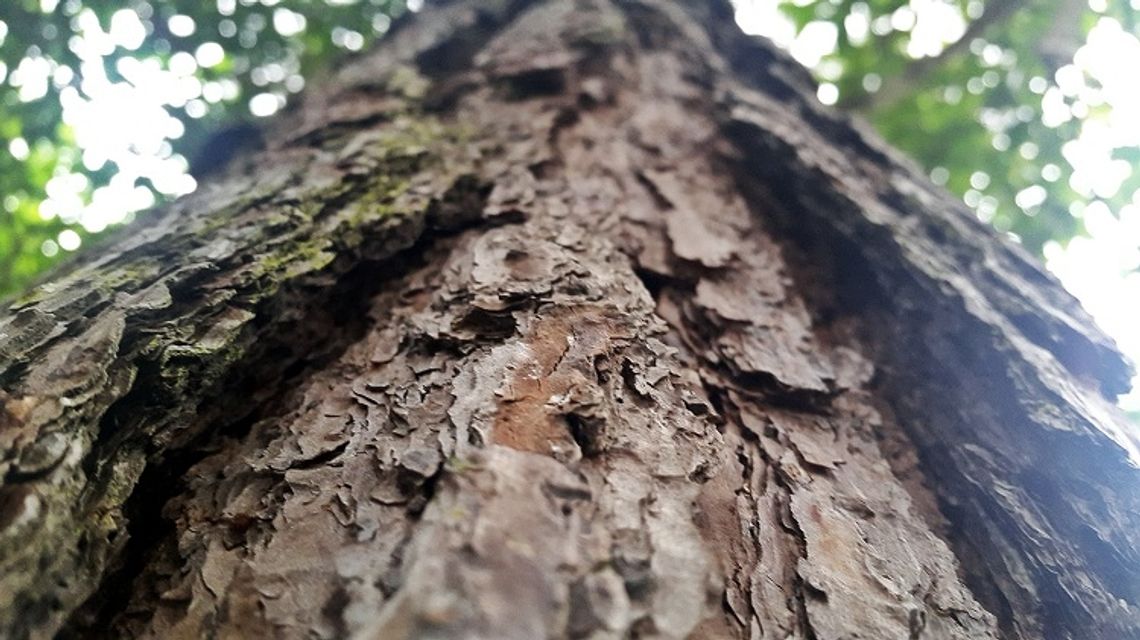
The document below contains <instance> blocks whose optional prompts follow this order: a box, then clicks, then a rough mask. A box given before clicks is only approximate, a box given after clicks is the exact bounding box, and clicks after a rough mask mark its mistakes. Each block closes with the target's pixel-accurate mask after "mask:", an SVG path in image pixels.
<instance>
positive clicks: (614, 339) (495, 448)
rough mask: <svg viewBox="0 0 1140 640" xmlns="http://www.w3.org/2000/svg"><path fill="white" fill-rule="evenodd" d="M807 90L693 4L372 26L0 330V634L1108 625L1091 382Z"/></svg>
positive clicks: (1124, 489) (1037, 279)
mask: <svg viewBox="0 0 1140 640" xmlns="http://www.w3.org/2000/svg"><path fill="white" fill-rule="evenodd" d="M812 96H813V91H812V87H811V84H810V81H809V80H808V79H807V78H806V76H805V75H804V72H802V71H801V70H799V69H797V67H796V66H795V64H794V63H792V62H791V61H789V60H788V59H786V58H785V57H783V56H782V55H781V54H778V53H777V52H775V51H774V50H773V49H771V48H770V47H769V45H767V44H765V43H762V42H757V41H755V40H753V39H750V38H748V37H746V36H744V35H742V34H740V33H739V32H738V31H737V29H736V27H735V25H734V24H733V22H732V15H731V10H730V9H729V7H728V5H727V3H724V2H719V1H718V2H692V3H690V2H680V1H670V0H628V1H622V2H617V1H611V0H574V1H569V0H545V1H541V0H528V1H522V0H518V1H509V2H485V1H484V2H475V1H468V2H464V1H454V2H449V3H443V4H440V5H439V6H435V7H433V8H430V9H429V10H425V11H424V12H423V14H422V15H419V16H417V17H415V18H414V19H413V20H411V21H409V22H406V23H403V24H401V25H399V26H398V27H397V28H396V30H395V31H394V32H393V34H392V35H391V36H390V37H388V38H386V39H385V41H384V42H383V43H381V46H380V47H379V48H378V49H377V50H376V51H374V52H373V53H371V54H369V55H366V56H362V57H360V58H358V59H356V60H354V61H352V62H350V63H348V64H346V65H345V66H343V67H342V68H341V69H340V70H339V71H337V73H335V74H334V75H333V76H332V77H330V78H328V79H326V81H325V83H324V84H323V86H322V87H321V88H320V89H319V90H316V91H312V92H310V93H309V94H308V95H307V98H306V100H305V101H304V103H303V104H302V105H300V106H299V107H297V108H294V109H292V110H291V111H290V112H288V113H287V114H286V115H284V116H283V117H282V118H281V119H279V120H278V121H277V122H276V124H275V125H274V127H273V128H272V130H271V131H269V132H267V134H266V140H267V141H268V142H267V148H266V149H264V150H263V151H259V152H257V153H255V154H247V155H246V156H244V157H242V158H240V159H239V161H238V162H237V163H236V164H233V165H231V166H229V167H228V168H226V169H225V170H223V171H219V172H218V173H217V176H218V177H217V179H215V180H210V181H207V183H206V184H204V185H203V188H202V189H201V190H200V191H199V192H197V193H195V194H194V195H193V196H191V197H188V198H186V199H184V200H182V201H179V202H177V203H175V204H174V205H172V206H170V207H168V208H166V209H165V210H162V211H157V212H154V213H152V214H151V215H149V216H148V217H147V218H146V220H144V221H143V222H142V223H141V224H138V225H135V226H134V227H132V228H131V229H130V231H129V233H128V234H126V235H123V236H122V237H120V238H119V239H118V240H117V241H116V242H115V243H113V244H111V245H109V246H107V247H106V248H104V249H102V250H101V251H99V252H97V253H93V254H91V255H89V256H87V257H86V258H85V259H81V260H80V261H78V262H77V263H75V264H74V265H72V266H71V267H70V268H69V269H67V270H66V271H64V272H61V273H59V274H57V275H56V276H55V277H54V278H52V279H51V280H49V281H48V282H46V283H45V284H43V285H42V286H40V287H38V288H36V289H35V290H33V291H31V292H30V293H28V294H27V295H25V296H24V297H23V298H21V299H19V300H17V301H15V302H14V303H13V304H12V306H11V308H10V309H9V311H8V312H7V313H6V315H4V316H2V317H0V336H2V337H0V385H2V387H0V388H2V389H3V391H2V392H0V407H2V408H3V410H2V411H0V452H2V458H0V478H2V480H3V484H2V486H0V630H2V633H3V635H4V636H5V637H9V638H48V637H115V638H136V637H152V638H196V637H209V638H245V637H279V638H339V637H351V638H367V639H389V638H392V639H396V638H421V637H422V638H488V639H500V638H546V637H550V638H596V639H603V638H625V637H638V638H686V637H691V638H764V639H768V638H772V639H775V638H803V639H810V638H817V639H833V638H834V639H838V638H987V637H1003V638H1111V639H1117V638H1137V637H1140V608H1138V607H1140V473H1138V471H1137V467H1136V463H1135V461H1136V460H1137V459H1138V455H1137V451H1138V442H1137V437H1136V433H1135V430H1134V429H1133V428H1132V427H1130V426H1129V425H1127V423H1125V422H1124V421H1123V420H1122V418H1121V417H1120V416H1119V415H1118V413H1117V412H1116V411H1115V410H1114V409H1113V408H1112V406H1111V402H1110V400H1111V399H1112V398H1114V397H1115V395H1116V394H1118V393H1120V392H1121V391H1122V390H1124V389H1125V388H1126V386H1127V381H1128V378H1129V367H1128V365H1127V363H1125V362H1124V361H1123V360H1122V359H1121V357H1120V356H1119V355H1118V354H1117V352H1116V351H1115V349H1114V347H1113V346H1112V344H1111V343H1110V342H1109V340H1107V339H1106V338H1105V337H1104V336H1103V335H1102V334H1100V333H1099V332H1098V331H1097V330H1096V329H1095V328H1094V327H1093V326H1092V323H1091V322H1090V321H1089V318H1088V317H1087V316H1086V315H1085V314H1084V312H1083V311H1082V310H1081V309H1080V308H1079V307H1078V305H1077V304H1076V303H1075V302H1074V301H1073V300H1072V299H1071V298H1070V297H1069V296H1068V295H1067V294H1065V293H1064V292H1063V291H1062V290H1061V288H1060V287H1059V286H1058V284H1057V283H1056V282H1055V281H1054V280H1053V279H1052V278H1051V277H1049V276H1048V275H1046V274H1045V273H1044V272H1043V271H1042V270H1041V268H1040V267H1039V266H1038V265H1037V264H1036V263H1035V262H1034V261H1033V260H1031V259H1030V258H1028V257H1026V256H1025V255H1023V253H1022V252H1021V251H1020V250H1019V249H1018V248H1017V247H1014V246H1009V245H1007V244H1003V243H1002V242H1001V241H999V240H998V239H997V238H996V237H994V236H993V234H992V233H991V231H990V230H989V229H988V228H986V227H985V226H984V225H982V224H980V223H978V222H977V221H976V220H974V219H972V217H971V216H970V214H969V212H968V211H967V210H965V209H964V208H963V207H962V206H961V205H960V204H959V203H957V202H956V201H955V199H953V198H952V197H950V196H949V195H948V194H945V193H943V192H941V191H939V190H938V189H936V188H935V187H933V186H932V185H931V184H930V183H929V182H928V181H927V180H925V179H924V178H923V177H922V176H921V173H920V172H918V171H916V170H915V169H914V168H912V167H910V166H909V165H908V164H907V163H906V162H904V161H902V160H900V159H899V158H897V157H896V156H895V155H894V154H893V153H892V152H891V151H890V150H889V149H887V148H886V147H885V146H884V145H883V144H882V143H880V142H879V141H878V140H877V139H875V138H874V136H873V135H870V134H868V133H866V132H865V131H863V130H862V129H860V128H859V127H858V126H856V125H855V124H853V123H851V122H849V121H847V120H846V119H844V118H843V117H841V116H839V115H837V114H836V113H834V112H832V111H830V110H828V109H826V108H823V107H821V106H820V105H818V104H817V103H816V102H815V101H814V99H813V97H812ZM952 142H953V141H947V144H952Z"/></svg>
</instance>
